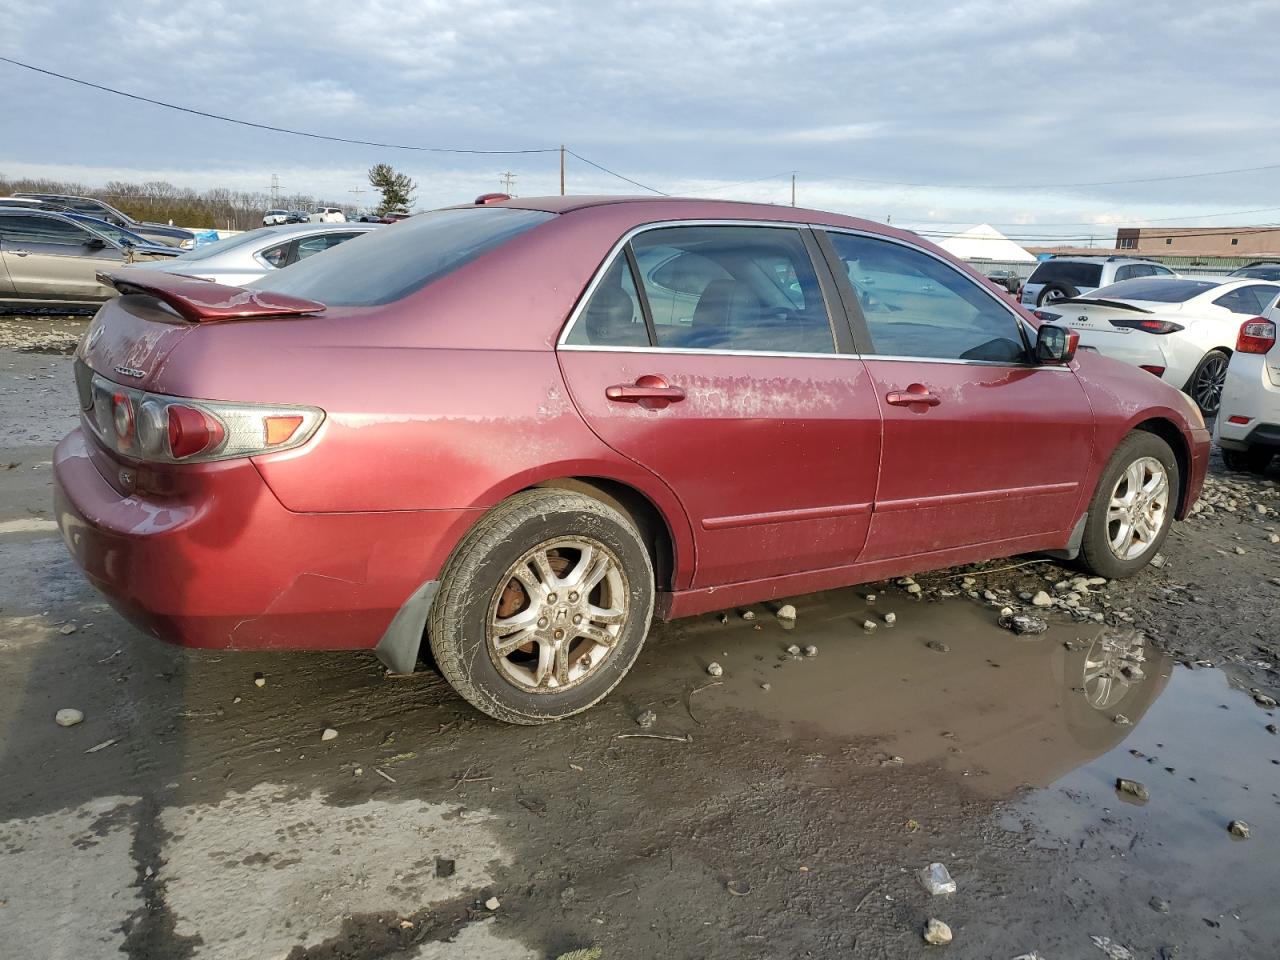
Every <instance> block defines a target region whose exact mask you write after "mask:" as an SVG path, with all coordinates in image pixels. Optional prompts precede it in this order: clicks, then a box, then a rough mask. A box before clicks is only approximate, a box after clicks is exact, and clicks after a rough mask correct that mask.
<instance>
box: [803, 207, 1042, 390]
mask: <svg viewBox="0 0 1280 960" xmlns="http://www.w3.org/2000/svg"><path fill="white" fill-rule="evenodd" d="M809 228H810V229H811V230H822V231H823V232H825V233H845V234H849V235H851V236H855V237H867V238H869V239H871V240H883V241H884V242H885V243H896V244H897V245H898V246H900V247H906V248H907V249H908V250H914V251H916V252H917V253H922V254H924V255H925V256H926V257H929V258H930V259H933V260H936V261H937V262H938V263H940V264H942V265H943V266H944V267H949V268H950V269H951V270H953V271H954V272H955V273H956V274H957V275H958V276H960V277H963V278H964V279H965V280H967V281H968V282H969V283H970V284H972V285H973V287H974V289H976V290H979V291H981V292H982V293H983V295H985V296H986V297H987V299H989V300H990V301H991V302H992V303H994V304H996V305H997V306H999V307H1000V308H1001V309H1003V310H1005V311H1006V312H1007V313H1008V314H1009V316H1011V317H1013V322H1014V325H1015V326H1016V327H1017V329H1018V330H1019V331H1020V332H1021V333H1022V334H1023V337H1024V342H1025V338H1026V337H1028V336H1030V338H1031V340H1032V342H1034V341H1035V327H1033V326H1031V324H1030V323H1028V322H1027V321H1026V320H1025V319H1023V318H1022V316H1020V315H1019V314H1018V311H1017V310H1014V309H1013V307H1012V305H1010V304H1009V303H1007V302H1006V301H1004V300H1003V299H1001V298H1000V297H998V296H996V294H995V292H994V291H992V290H988V289H987V288H986V287H985V286H983V285H982V284H981V283H979V282H978V281H977V280H975V279H974V278H973V277H971V276H969V275H968V274H967V273H965V272H964V271H963V270H956V265H955V264H954V263H952V262H951V261H950V260H948V259H947V258H946V257H940V256H938V255H937V254H936V253H934V252H933V251H932V250H926V249H925V248H924V247H922V246H919V245H918V244H915V243H911V242H910V241H907V240H901V239H899V238H898V237H889V236H885V235H884V234H883V233H874V232H872V231H870V230H858V229H856V228H854V227H828V226H823V225H822V224H817V223H811V224H809ZM1024 289H1025V287H1024ZM1019 302H1021V301H1019ZM1025 346H1026V347H1027V352H1028V353H1034V351H1033V349H1032V346H1031V344H1030V343H1026V344H1025ZM863 356H864V357H878V356H881V354H878V353H868V354H864V355H863ZM893 359H895V360H933V358H931V357H894V358H893ZM933 362H934V363H940V362H944V361H939V360H933ZM960 362H962V363H1002V361H993V360H963V361H960ZM1003 365H1004V366H1013V367H1035V366H1039V364H1037V363H1034V362H1032V363H1012V364H1011V363H1005V364H1003Z"/></svg>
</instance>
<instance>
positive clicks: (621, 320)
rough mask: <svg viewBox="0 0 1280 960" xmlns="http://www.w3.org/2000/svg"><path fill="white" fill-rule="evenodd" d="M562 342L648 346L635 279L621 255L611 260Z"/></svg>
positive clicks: (609, 345) (600, 345)
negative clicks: (611, 262)
mask: <svg viewBox="0 0 1280 960" xmlns="http://www.w3.org/2000/svg"><path fill="white" fill-rule="evenodd" d="M565 343H573V344H577V345H579V346H587V345H590V346H595V347H647V346H649V333H648V331H647V330H646V329H645V326H644V311H643V309H642V308H641V306H640V296H639V295H638V294H637V293H636V284H635V279H634V278H633V277H632V276H631V268H630V267H629V266H628V265H627V258H626V257H625V256H624V255H623V254H618V256H616V257H614V258H613V264H612V265H611V266H610V267H609V269H608V270H606V271H605V273H604V276H603V277H601V278H600V283H599V284H597V285H596V288H595V290H594V291H593V292H592V294H591V299H590V300H588V301H587V306H586V308H585V309H584V310H583V311H582V315H581V316H580V317H579V318H578V321H577V323H575V324H574V325H573V329H572V330H570V331H569V336H568V337H566V338H565Z"/></svg>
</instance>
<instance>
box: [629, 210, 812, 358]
mask: <svg viewBox="0 0 1280 960" xmlns="http://www.w3.org/2000/svg"><path fill="white" fill-rule="evenodd" d="M632 250H633V252H634V254H635V259H636V265H637V267H638V269H639V273H640V283H641V285H642V287H643V289H644V294H645V298H646V299H647V301H648V306H649V310H650V313H651V315H652V318H653V330H654V336H655V338H656V341H657V342H656V345H657V346H659V347H670V348H674V349H688V350H719V351H725V350H748V351H753V352H767V353H834V352H835V341H834V340H833V338H832V336H831V323H830V320H829V318H828V315H827V306H826V302H825V300H824V299H823V297H822V291H821V289H820V288H819V286H818V277H817V274H816V272H815V271H814V268H813V263H812V261H811V260H810V258H809V252H808V250H807V249H806V248H805V244H804V239H803V237H802V236H801V234H800V232H799V231H798V230H794V229H790V228H786V227H738V226H705V227H703V226H698V227H692V226H691V227H665V228H661V229H657V230H650V231H647V232H645V233H642V234H640V235H639V236H638V237H636V238H635V240H633V241H632Z"/></svg>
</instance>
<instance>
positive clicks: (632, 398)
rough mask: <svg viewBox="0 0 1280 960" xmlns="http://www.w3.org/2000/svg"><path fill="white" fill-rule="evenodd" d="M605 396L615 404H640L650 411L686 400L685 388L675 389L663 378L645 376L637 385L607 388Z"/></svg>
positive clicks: (616, 384) (617, 385) (640, 378)
mask: <svg viewBox="0 0 1280 960" xmlns="http://www.w3.org/2000/svg"><path fill="white" fill-rule="evenodd" d="M604 395H605V396H606V397H608V398H609V399H610V400H612V401H614V402H615V403H638V404H640V406H642V407H646V408H649V409H658V410H660V409H662V408H663V407H665V406H666V405H667V404H669V403H676V402H678V401H680V400H683V399H684V388H682V387H673V386H671V385H670V384H669V383H667V381H666V380H664V379H663V378H662V377H657V376H653V375H652V374H645V375H644V376H643V377H637V378H636V382H635V383H615V384H614V385H613V386H611V387H605V390H604Z"/></svg>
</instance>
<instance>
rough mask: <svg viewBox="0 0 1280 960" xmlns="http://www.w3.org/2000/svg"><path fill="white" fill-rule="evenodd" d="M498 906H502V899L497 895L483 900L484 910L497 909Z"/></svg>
mask: <svg viewBox="0 0 1280 960" xmlns="http://www.w3.org/2000/svg"><path fill="white" fill-rule="evenodd" d="M500 906H502V901H501V900H499V899H498V898H497V897H490V898H489V899H488V900H486V901H485V902H484V908H485V909H486V910H497V909H498V908H499V907H500Z"/></svg>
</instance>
